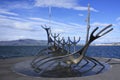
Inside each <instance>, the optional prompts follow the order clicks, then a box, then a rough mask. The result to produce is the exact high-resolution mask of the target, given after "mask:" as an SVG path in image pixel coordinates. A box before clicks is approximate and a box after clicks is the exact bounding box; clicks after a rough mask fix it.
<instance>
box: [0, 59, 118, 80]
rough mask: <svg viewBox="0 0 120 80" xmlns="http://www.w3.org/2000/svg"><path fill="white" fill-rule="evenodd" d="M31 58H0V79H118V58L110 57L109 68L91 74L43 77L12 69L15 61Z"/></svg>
mask: <svg viewBox="0 0 120 80" xmlns="http://www.w3.org/2000/svg"><path fill="white" fill-rule="evenodd" d="M29 59H33V57H19V58H10V59H0V80H56V79H58V80H119V79H120V76H119V73H120V59H115V58H112V60H111V61H110V62H108V63H109V64H110V65H111V66H112V67H111V69H110V70H108V71H106V72H104V73H101V74H97V75H92V76H85V77H71V78H43V77H31V76H23V75H19V74H18V73H15V72H13V71H12V66H13V65H14V64H16V63H19V62H22V61H26V60H29ZM98 59H99V60H100V61H106V60H107V59H108V58H107V59H106V58H98Z"/></svg>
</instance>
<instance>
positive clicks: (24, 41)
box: [0, 39, 120, 46]
mask: <svg viewBox="0 0 120 80" xmlns="http://www.w3.org/2000/svg"><path fill="white" fill-rule="evenodd" d="M44 45H47V41H46V40H34V39H19V40H12V41H0V46H44ZM80 45H81V44H80ZM92 45H93V46H120V42H114V43H101V44H92Z"/></svg>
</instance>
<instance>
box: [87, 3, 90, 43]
mask: <svg viewBox="0 0 120 80" xmlns="http://www.w3.org/2000/svg"><path fill="white" fill-rule="evenodd" d="M89 30H90V4H88V16H87V35H86V43H87V42H88V39H89Z"/></svg>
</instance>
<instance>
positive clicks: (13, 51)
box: [0, 46, 120, 59]
mask: <svg viewBox="0 0 120 80" xmlns="http://www.w3.org/2000/svg"><path fill="white" fill-rule="evenodd" d="M44 48H46V46H0V58H3V59H5V58H14V57H25V56H35V55H37V53H38V52H40V50H42V49H44ZM81 48H82V46H77V47H76V49H77V50H79V49H81ZM72 49H73V48H71V51H72ZM86 55H88V56H92V57H110V58H120V46H90V47H89V48H88V50H87V53H86Z"/></svg>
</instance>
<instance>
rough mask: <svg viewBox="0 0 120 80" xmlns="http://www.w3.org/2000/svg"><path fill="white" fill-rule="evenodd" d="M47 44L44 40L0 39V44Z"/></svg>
mask: <svg viewBox="0 0 120 80" xmlns="http://www.w3.org/2000/svg"><path fill="white" fill-rule="evenodd" d="M43 45H47V41H46V40H33V39H19V40H12V41H0V46H43Z"/></svg>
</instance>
